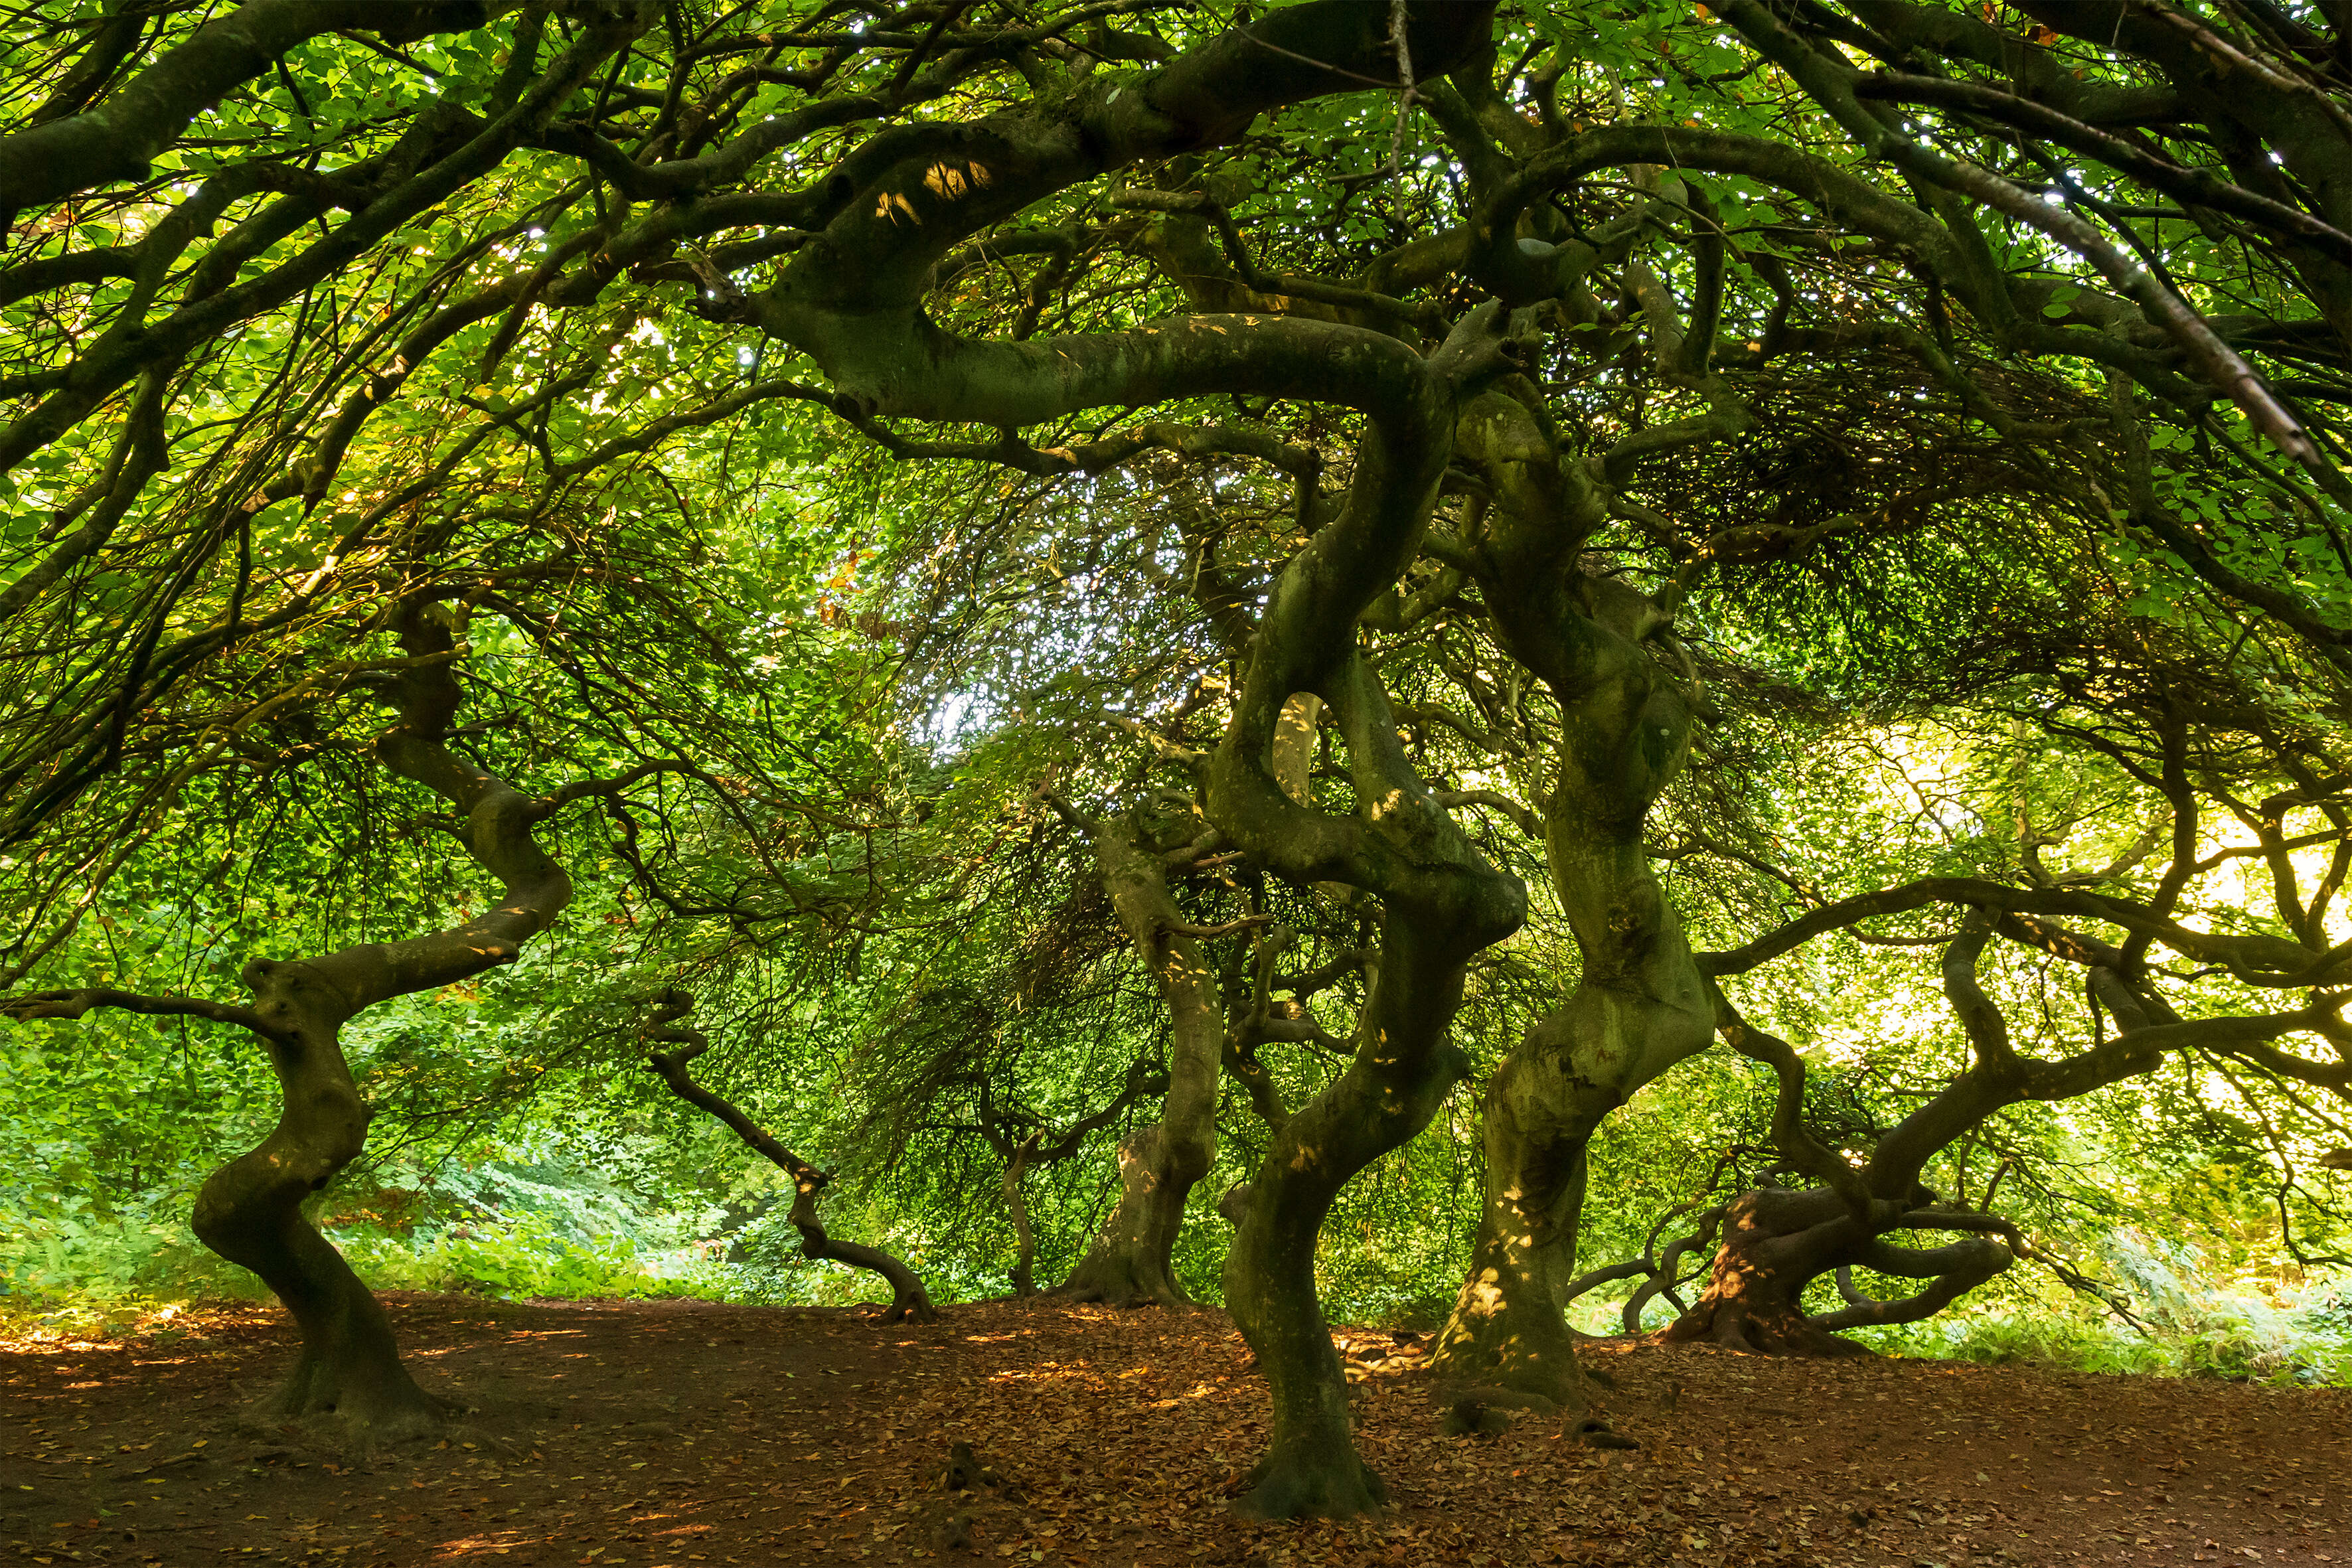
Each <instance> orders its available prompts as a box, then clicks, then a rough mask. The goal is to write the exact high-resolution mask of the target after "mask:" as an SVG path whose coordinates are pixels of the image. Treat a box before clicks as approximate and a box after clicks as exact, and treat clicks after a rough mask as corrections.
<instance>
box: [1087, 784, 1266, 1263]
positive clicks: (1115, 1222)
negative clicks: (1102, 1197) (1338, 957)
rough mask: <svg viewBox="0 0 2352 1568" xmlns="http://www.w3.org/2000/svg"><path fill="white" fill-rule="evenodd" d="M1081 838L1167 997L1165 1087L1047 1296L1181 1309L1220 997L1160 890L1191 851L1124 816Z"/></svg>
mask: <svg viewBox="0 0 2352 1568" xmlns="http://www.w3.org/2000/svg"><path fill="white" fill-rule="evenodd" d="M1090 837H1092V840H1093V843H1094V851H1095V858H1096V862H1097V865H1098V866H1099V868H1101V872H1102V879H1103V887H1104V889H1106V890H1107V891H1108V893H1109V895H1110V900H1111V907H1112V908H1113V909H1114V910H1117V911H1118V918H1119V923H1120V924H1121V925H1123V926H1124V927H1125V928H1126V930H1127V933H1128V937H1129V941H1131V942H1134V944H1135V951H1136V955H1137V956H1138V957H1139V958H1140V959H1141V960H1142V961H1143V965H1144V967H1145V969H1147V970H1148V971H1150V974H1151V977H1152V980H1153V982H1154V983H1155V984H1157V985H1158V986H1159V988H1160V999H1161V1000H1162V1001H1163V1002H1165V1003H1166V1004H1167V1005H1168V1016H1169V1025H1170V1038H1169V1047H1168V1089H1167V1097H1166V1099H1165V1100H1162V1101H1161V1103H1160V1120H1159V1121H1156V1122H1152V1123H1150V1124H1148V1125H1145V1126H1142V1127H1139V1128H1137V1129H1136V1130H1135V1131H1132V1132H1130V1133H1129V1134H1128V1136H1127V1137H1126V1138H1125V1139H1123V1140H1121V1141H1120V1143H1119V1147H1118V1206H1117V1207H1115V1208H1113V1209H1112V1210H1111V1213H1110V1215H1109V1217H1108V1218H1107V1219H1106V1220H1105V1221H1104V1222H1103V1227H1102V1230H1101V1231H1100V1232H1099V1233H1098V1234H1097V1236H1096V1237H1095V1239H1094V1244H1093V1246H1091V1247H1088V1248H1087V1256H1086V1257H1085V1258H1083V1259H1082V1260H1080V1262H1079V1264H1078V1266H1077V1268H1075V1269H1073V1270H1072V1271H1071V1273H1070V1277H1069V1278H1068V1279H1066V1280H1064V1281H1063V1282H1062V1287H1061V1289H1060V1290H1059V1291H1057V1292H1056V1294H1058V1295H1061V1296H1063V1297H1066V1298H1067V1299H1068V1300H1074V1301H1111V1302H1116V1303H1118V1304H1120V1305H1123V1306H1142V1305H1145V1304H1147V1303H1157V1304H1159V1305H1160V1306H1164V1307H1189V1306H1191V1305H1192V1298H1191V1297H1190V1296H1188V1295H1186V1294H1185V1292H1184V1288H1183V1287H1182V1286H1181V1285H1180V1284H1178V1283H1177V1280H1176V1272H1175V1266H1174V1261H1173V1259H1174V1251H1175V1246H1176V1237H1177V1233H1178V1232H1179V1231H1181V1229H1182V1228H1183V1224H1184V1206H1185V1203H1186V1200H1187V1199H1188V1198H1189V1197H1190V1196H1191V1194H1192V1187H1193V1184H1195V1183H1197V1182H1198V1181H1200V1179H1201V1178H1202V1176H1205V1175H1207V1174H1208V1173H1209V1167H1210V1166H1211V1165H1213V1164H1214V1163H1216V1157H1217V1074H1218V1069H1219V1066H1220V1062H1221V1058H1222V1055H1223V1049H1224V1038H1225V1035H1224V1009H1223V996H1222V994H1220V992H1219V990H1218V986H1217V977H1216V973H1215V971H1214V970H1213V968H1212V967H1211V965H1210V963H1209V961H1208V957H1207V955H1206V954H1205V953H1203V952H1202V950H1201V944H1200V942H1199V940H1198V939H1196V938H1194V937H1192V936H1189V935H1186V934H1185V933H1184V921H1183V920H1182V919H1181V916H1180V915H1179V914H1178V912H1177V909H1176V905H1175V902H1174V900H1172V899H1171V898H1170V897H1169V894H1168V871H1169V868H1170V859H1171V855H1173V856H1174V857H1176V858H1177V863H1178V864H1182V863H1184V862H1185V861H1188V860H1189V859H1190V858H1192V856H1191V852H1190V848H1189V847H1185V848H1181V849H1178V850H1175V851H1172V852H1163V851H1160V850H1156V849H1154V848H1153V847H1151V846H1150V844H1149V843H1148V842H1146V840H1145V838H1144V837H1143V833H1142V830H1141V828H1140V826H1139V824H1138V822H1137V821H1136V819H1134V818H1133V817H1131V816H1130V817H1127V818H1120V819H1113V820H1108V821H1103V822H1097V823H1095V824H1093V825H1092V832H1091V835H1090Z"/></svg>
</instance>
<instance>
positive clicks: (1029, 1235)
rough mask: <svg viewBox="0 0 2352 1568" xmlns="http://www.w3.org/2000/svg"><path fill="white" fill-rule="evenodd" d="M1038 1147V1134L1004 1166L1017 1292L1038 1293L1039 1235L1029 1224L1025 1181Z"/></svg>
mask: <svg viewBox="0 0 2352 1568" xmlns="http://www.w3.org/2000/svg"><path fill="white" fill-rule="evenodd" d="M1036 1147H1037V1140H1036V1137H1035V1135H1034V1134H1032V1135H1031V1136H1030V1137H1028V1138H1026V1139H1024V1140H1023V1141H1022V1142H1021V1143H1020V1144H1019V1145H1018V1146H1017V1147H1015V1148H1014V1149H1013V1157H1012V1158H1011V1159H1009V1160H1007V1161H1005V1163H1004V1212H1005V1214H1006V1215H1008V1216H1010V1217H1011V1219H1012V1221H1013V1294H1014V1295H1015V1296H1034V1295H1035V1294H1036V1293H1037V1233H1036V1231H1035V1230H1034V1229H1033V1228H1032V1227H1031V1226H1030V1224H1029V1195H1028V1194H1027V1193H1026V1192H1025V1191H1024V1189H1023V1186H1022V1178H1023V1177H1024V1176H1026V1175H1027V1174H1028V1173H1029V1156H1030V1155H1031V1154H1032V1153H1034V1152H1035V1150H1036Z"/></svg>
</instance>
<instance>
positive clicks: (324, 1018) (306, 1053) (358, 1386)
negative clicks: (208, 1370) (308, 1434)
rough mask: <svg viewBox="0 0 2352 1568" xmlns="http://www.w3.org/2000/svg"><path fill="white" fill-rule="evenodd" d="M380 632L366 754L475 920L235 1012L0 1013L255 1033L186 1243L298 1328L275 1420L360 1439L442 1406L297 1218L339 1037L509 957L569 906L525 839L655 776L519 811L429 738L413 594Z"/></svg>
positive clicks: (312, 1175) (331, 1089) (426, 663)
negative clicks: (406, 1000) (235, 1112)
mask: <svg viewBox="0 0 2352 1568" xmlns="http://www.w3.org/2000/svg"><path fill="white" fill-rule="evenodd" d="M394 626H395V629H396V630H397V631H398V634H399V637H400V646H401V651H402V653H403V654H404V656H405V657H404V660H403V661H402V663H401V665H400V666H399V667H398V674H397V676H396V677H395V679H394V681H393V683H392V685H391V687H390V689H389V690H388V692H387V696H388V699H389V700H390V701H391V703H392V705H393V706H394V709H395V710H396V711H397V712H398V714H399V719H398V721H397V722H395V723H394V726H393V727H392V728H391V729H390V730H388V731H385V732H384V733H383V735H382V736H381V737H379V738H378V740H377V742H376V745H375V754H376V759H377V760H378V761H379V762H381V763H383V765H384V766H385V767H387V768H389V769H391V770H392V771H393V772H394V773H398V774H399V775H400V776H402V777H403V778H405V779H408V780H410V781H412V782H414V783H416V784H423V785H424V786H425V787H426V788H427V789H430V790H432V791H433V792H434V793H435V794H436V795H439V796H441V798H442V799H444V800H445V801H446V802H448V803H449V804H450V805H452V806H454V807H456V808H457V811H458V812H459V813H460V814H462V816H463V827H462V829H461V830H460V837H461V838H462V841H463V842H464V843H465V845H466V847H467V850H468V851H469V852H470V853H471V854H472V856H473V858H474V859H475V860H477V861H478V862H479V863H480V864H481V866H482V867H483V868H485V869H487V870H488V871H489V872H490V873H491V874H492V875H494V876H496V877H497V878H498V879H499V882H500V883H501V889H500V893H499V899H498V900H497V901H496V903H495V904H494V905H493V906H492V907H491V908H490V909H489V910H488V911H487V912H486V913H484V914H481V915H479V916H477V917H476V918H474V919H472V920H469V921H466V922H465V923H464V924H462V925H458V926H455V927H452V928H450V929H448V930H446V931H436V932H433V933H431V934H430V935H426V936H418V937H412V938H409V939H407V940H405V941H402V942H367V943H362V944H361V945H359V946H356V947H347V948H344V949H342V950H341V951H340V952H331V953H325V954H321V955H320V956H317V957H313V958H304V959H292V960H283V961H272V960H267V959H256V960H254V961H253V962H252V963H248V964H247V966H246V968H245V972H244V975H243V979H244V982H245V984H246V986H247V989H248V990H250V991H251V992H252V994H253V1005H251V1006H250V1007H237V1006H231V1005H223V1004H219V1003H213V1002H206V1001H203V1000H201V999H198V998H194V997H184V996H146V995H138V994H131V993H128V992H120V991H111V990H87V991H70V992H47V993H41V994H34V995H27V996H18V997H14V998H11V999H9V1000H8V1001H7V1002H6V1003H5V1004H0V1011H5V1013H7V1014H8V1015H9V1016H14V1017H16V1018H20V1019H23V1018H39V1017H52V1018H55V1017H79V1016H82V1015H83V1014H84V1013H86V1012H87V1011H88V1010H89V1009H90V1008H91V1007H114V1008H121V1009H124V1010H126V1011H131V1012H139V1013H150V1014H177V1015H182V1016H194V1017H202V1018H209V1019H212V1020H214V1021H215V1022H220V1023H233V1024H236V1025H238V1026H241V1027H243V1028H245V1029H247V1030H248V1031H250V1032H251V1033H252V1034H254V1035H255V1036H256V1037H258V1038H259V1039H260V1040H261V1042H262V1043H263V1045H264V1046H265V1047H266V1048H267V1049H268V1053H269V1061H270V1066H271V1068H273V1069H274V1070H275V1072H276V1073H277V1075H278V1091H279V1110H278V1124H277V1126H276V1127H275V1128H273V1129H272V1130H271V1131H270V1133H269V1135H268V1137H267V1138H266V1139H264V1140H263V1141H262V1142H261V1143H260V1145H259V1146H258V1147H257V1148H255V1149H253V1150H251V1151H250V1152H247V1153H245V1154H243V1155H240V1156H239V1157H237V1158H236V1159H234V1160H231V1161H229V1162H228V1163H226V1164H224V1165H222V1166H221V1167H220V1168H219V1169H218V1170H216V1171H215V1172H214V1173H212V1175H211V1176H210V1177H209V1178H208V1179H207V1180H206V1181H205V1184H204V1186H203V1188H202V1189H201V1190H200V1191H199V1192H198V1193H197V1194H196V1202H195V1209H194V1228H195V1232H196V1235H197V1237H199V1239H201V1240H202V1241H203V1242H204V1243H205V1246H206V1247H210V1248H211V1249H212V1250H213V1251H215V1252H216V1253H218V1254H219V1255H220V1256H221V1257H223V1258H226V1259H227V1260H228V1261H230V1262H232V1263H235V1264H237V1265H238V1266H240V1267H242V1268H249V1269H251V1270H253V1272H254V1273H256V1274H257V1275H259V1276H260V1277H261V1279H262V1281H263V1282H264V1283H265V1284H267V1285H268V1287H269V1288H270V1289H271V1290H272V1291H274V1292H276V1294H277V1296H278V1300H281V1301H283V1302H284V1303H285V1304H286V1308H287V1310H289V1312H291V1313H292V1314H293V1316H294V1321H295V1322H296V1324H297V1325H298V1326H299V1328H300V1330H301V1334H302V1349H301V1352H300V1354H299V1358H298V1359H297V1361H296V1363H295V1367H294V1372H293V1375H292V1376H291V1377H290V1378H289V1380H288V1382H287V1384H286V1385H285V1387H284V1389H283V1390H282V1391H281V1392H280V1393H279V1394H278V1398H277V1406H278V1409H279V1410H280V1411H282V1412H283V1413H285V1414H287V1415H334V1416H336V1417H338V1418H339V1419H341V1420H342V1421H344V1422H347V1423H349V1424H351V1425H352V1426H357V1427H360V1428H362V1429H363V1430H364V1431H365V1432H367V1433H368V1434H369V1435H370V1436H375V1437H398V1436H406V1435H410V1434H413V1433H415V1432H419V1431H423V1430H426V1429H429V1428H431V1427H432V1426H435V1425H436V1424H437V1423H438V1421H439V1420H440V1418H441V1417H442V1416H443V1415H446V1414H447V1413H448V1411H449V1410H450V1409H452V1408H453V1406H451V1405H449V1404H448V1402H446V1401H445V1400H441V1399H437V1398H436V1397H434V1396H432V1395H430V1394H426V1393H425V1391H423V1390H422V1389H420V1388H419V1387H418V1386H417V1385H416V1383H415V1379H414V1378H412V1377H411V1376H410V1375H409V1373H408V1370H407V1368H406V1366H405V1365H404V1363H402V1361H401V1358H400V1350H399V1345H398V1342H397V1341H396V1339H395V1337H394V1333H393V1330H392V1325H391V1322H390V1321H389V1320H388V1319H387V1318H386V1317H385V1316H384V1312H383V1308H382V1306H381V1305H380V1304H379V1303H378V1302H377V1301H376V1300H375V1298H374V1296H373V1294H371V1293H370V1292H369V1290H368V1289H367V1287H366V1286H365V1285H364V1284H362V1282H361V1280H360V1279H359V1277H358V1276H357V1275H356V1274H354V1273H353V1272H352V1268H351V1266H350V1265H349V1264H348V1263H346V1262H345V1261H344V1260H343V1258H342V1255H341V1253H339V1252H337V1251H336V1250H335V1248H334V1247H332V1246H331V1245H330V1244H329V1243H328V1241H327V1239H326V1238H325V1237H323V1236H321V1235H320V1233H319V1230H318V1228H317V1227H316V1226H313V1225H312V1224H311V1223H310V1219H309V1218H308V1217H307V1216H306V1215H304V1214H303V1213H302V1204H303V1201H304V1200H305V1199H307V1198H309V1197H310V1195H311V1194H313V1193H316V1192H318V1191H320V1189H322V1188H324V1187H325V1186H326V1185H327V1184H329V1183H330V1182H331V1181H332V1180H334V1178H335V1175H336V1173H338V1172H340V1171H341V1170H342V1169H343V1167H344V1166H346V1165H348V1164H349V1163H351V1162H352V1160H353V1159H355V1158H357V1157H358V1155H359V1153H360V1152H361V1150H362V1147H363V1146H364V1144H365V1142H366V1139H367V1125H368V1118H369V1114H370V1112H369V1110H368V1107H367V1104H366V1102H365V1101H364V1100H362V1098H361V1095H360V1091H359V1087H358V1085H357V1084H356V1083H355V1082H354V1081H353V1079H352V1071H351V1066H350V1064H349V1063H348V1062H347V1061H346V1060H345V1059H344V1057H343V1053H342V1044H341V1031H342V1027H343V1026H344V1025H345V1024H347V1023H348V1022H349V1021H350V1020H351V1019H352V1017H354V1016H357V1015H358V1014H359V1013H361V1012H362V1011H363V1010H364V1009H366V1008H368V1007H371V1006H373V1005H376V1004H377V1003H379V1002H383V1001H385V1000H387V999H388V998H391V997H394V996H400V995H406V994H412V993H415V992H420V991H429V990H434V989H437V988H438V987H441V986H444V985H449V984H455V983H456V982H457V981H461V980H464V979H467V978H468V977H469V976H472V975H475V974H478V973H482V972H483V971H485V970H488V969H492V968H495V967H497V966H499V965H500V964H506V963H513V962H515V960H516V959H517V958H518V957H520V954H521V952H522V944H523V943H524V942H527V941H529V940H530V938H531V937H533V936H536V935H537V934H539V933H540V932H541V931H544V930H546V929H547V927H548V925H549V924H550V923H551V921H553V920H554V919H555V917H556V914H557V913H558V911H560V910H562V908H563V906H564V905H565V904H566V903H567V902H569V901H570V900H571V897H572V883H571V879H569V878H568V877H566V876H565V875H564V873H563V869H562V867H560V866H558V865H557V864H556V863H555V862H554V861H553V860H551V859H550V858H548V857H547V855H546V854H545V853H544V852H543V851H542V850H541V848H540V847H539V845H538V843H537V841H536V840H535V839H534V838H533V837H532V829H533V827H534V826H535V825H536V824H537V823H539V822H540V821H541V820H543V819H544V818H546V817H547V816H550V815H551V814H552V813H553V812H555V811H556V810H557V809H559V808H560V807H561V806H562V805H564V804H566V803H567V802H569V801H572V800H577V799H582V798H584V797H586V796H588V795H598V794H608V793H611V792H612V791H614V790H616V789H618V788H620V787H622V785H623V784H626V783H629V782H633V781H634V780H635V779H636V778H639V777H643V776H644V775H645V774H646V773H650V772H654V771H657V770H656V768H653V767H648V768H644V769H640V770H638V771H637V772H636V773H632V774H630V775H628V777H627V778H625V779H623V780H619V781H614V782H613V783H611V784H583V785H574V786H569V787H567V788H566V789H564V790H562V791H559V792H557V793H556V794H555V795H550V796H547V797H544V798H541V799H536V800H534V799H531V798H529V797H527V796H525V795H522V794H520V792H519V791H517V790H516V789H514V788H513V787H512V786H511V785H509V784H507V783H506V782H505V781H504V780H502V779H499V778H496V777H494V776H492V775H491V774H489V773H484V772H482V771H481V770H480V769H479V768H477V767H475V766H473V765H472V764H470V763H466V762H464V761H462V760H461V759H459V758H458V757H457V755H456V754H455V753H454V752H451V751H450V750H449V748H448V745H447V743H446V742H447V737H448V734H449V731H450V726H451V724H452V722H453V721H455V719H456V717H457V709H458V707H459V705H460V703H461V702H462V700H463V698H464V692H463V690H462V689H461V688H460V687H459V685H458V683H457V677H456V676H455V675H454V674H453V673H452V671H451V668H450V666H451V663H452V661H453V660H454V659H455V658H457V655H458V653H459V652H460V649H459V647H458V644H457V636H456V626H455V623H454V622H453V620H452V619H451V617H450V616H448V615H447V614H446V612H444V611H443V610H442V609H441V608H440V607H439V606H438V605H435V604H432V603H429V602H426V601H422V600H412V601H409V602H407V603H405V604H404V605H401V606H400V608H399V610H398V612H397V613H396V616H395V619H394Z"/></svg>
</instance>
